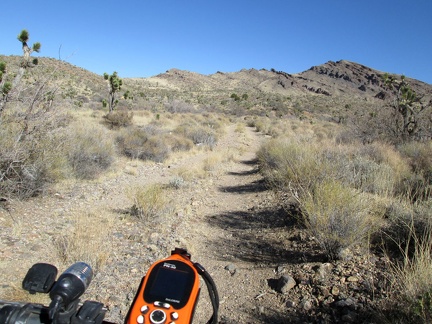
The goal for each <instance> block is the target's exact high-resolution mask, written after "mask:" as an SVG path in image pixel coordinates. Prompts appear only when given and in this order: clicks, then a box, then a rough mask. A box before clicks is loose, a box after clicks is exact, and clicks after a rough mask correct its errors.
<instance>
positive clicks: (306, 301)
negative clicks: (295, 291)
mask: <svg viewBox="0 0 432 324" xmlns="http://www.w3.org/2000/svg"><path fill="white" fill-rule="evenodd" d="M300 307H301V308H302V309H304V310H305V311H308V310H310V309H311V308H312V302H311V301H310V300H309V299H303V300H302V301H301V303H300Z"/></svg>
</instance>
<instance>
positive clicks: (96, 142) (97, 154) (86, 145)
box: [66, 123, 116, 179]
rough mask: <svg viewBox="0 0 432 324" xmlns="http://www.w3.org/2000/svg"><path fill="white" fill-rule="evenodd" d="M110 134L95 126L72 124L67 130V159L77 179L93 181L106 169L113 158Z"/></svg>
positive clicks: (113, 150) (112, 142) (113, 147)
mask: <svg viewBox="0 0 432 324" xmlns="http://www.w3.org/2000/svg"><path fill="white" fill-rule="evenodd" d="M115 154H116V152H115V146H114V141H113V139H112V136H111V134H110V133H109V132H108V131H107V130H106V129H105V128H104V127H102V126H100V125H97V124H91V125H90V124H82V123H81V124H78V123H75V124H73V125H72V126H71V127H70V128H69V130H68V142H67V152H66V155H67V158H68V161H69V163H70V165H71V167H72V170H73V173H74V175H75V176H76V177H77V178H79V179H94V178H96V177H97V176H98V175H99V174H100V173H102V172H103V171H105V170H106V169H108V168H109V167H110V166H111V164H112V163H113V161H114V158H115Z"/></svg>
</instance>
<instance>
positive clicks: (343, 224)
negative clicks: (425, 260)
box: [257, 136, 406, 258]
mask: <svg viewBox="0 0 432 324" xmlns="http://www.w3.org/2000/svg"><path fill="white" fill-rule="evenodd" d="M388 152H391V153H392V154H391V155H386V154H387V153H388ZM257 155H258V159H259V161H260V166H261V172H262V174H263V175H264V178H265V179H266V182H267V183H268V185H269V186H270V187H271V188H272V189H273V190H275V192H276V193H277V194H278V195H279V196H280V197H281V198H282V199H283V200H281V202H282V203H283V204H285V202H286V203H287V204H292V201H291V200H286V197H287V194H288V195H289V196H291V197H293V198H294V199H295V201H296V202H297V204H298V206H299V207H300V209H301V217H302V221H303V222H304V224H306V225H307V228H308V229H309V231H310V232H311V234H312V235H313V236H314V237H316V238H317V239H318V241H319V243H320V244H321V246H322V247H323V249H324V251H325V252H326V254H327V255H328V256H329V257H330V258H336V257H337V255H338V253H339V252H340V250H342V249H344V248H347V247H349V246H351V245H352V244H354V243H357V242H360V241H361V240H362V239H363V238H365V237H367V236H369V235H370V234H371V233H372V232H374V231H375V230H376V227H375V226H374V224H378V223H379V222H378V221H377V219H379V218H380V216H382V215H383V214H384V212H385V210H384V208H383V207H378V205H380V206H383V205H382V204H381V203H379V204H378V201H381V200H382V199H383V198H384V197H392V196H393V195H394V193H395V192H396V189H395V188H397V186H398V184H399V182H400V181H402V179H403V175H404V172H406V168H405V167H404V164H403V162H402V159H401V158H399V157H397V152H396V151H394V150H390V148H388V147H385V146H383V147H380V146H377V147H369V146H360V147H359V146H350V145H348V146H344V145H338V146H335V145H334V144H333V142H331V141H328V140H327V141H324V142H323V140H322V138H321V139H316V140H315V141H314V140H311V139H310V137H303V136H301V137H300V138H293V139H282V138H281V139H273V140H270V141H268V142H267V143H266V144H264V145H263V146H262V147H261V148H260V150H259V152H258V154H257ZM389 161H391V163H389ZM287 207H290V206H287Z"/></svg>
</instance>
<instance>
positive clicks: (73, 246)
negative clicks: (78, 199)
mask: <svg viewBox="0 0 432 324" xmlns="http://www.w3.org/2000/svg"><path fill="white" fill-rule="evenodd" d="M112 224H113V220H112V218H111V217H110V216H109V215H107V214H104V213H103V212H101V211H100V210H98V211H97V212H88V213H79V214H75V215H73V217H72V219H71V225H70V227H66V228H65V230H64V231H63V233H62V234H60V235H58V236H56V237H54V239H53V243H54V247H55V249H56V251H57V254H58V256H59V258H60V261H61V262H62V263H63V264H64V265H67V266H69V265H70V264H72V263H74V262H77V261H83V262H86V263H88V264H89V265H91V267H92V268H93V269H94V270H95V271H98V270H100V269H101V268H103V266H104V265H105V263H106V262H107V260H108V257H109V255H110V253H111V250H112V249H111V247H110V243H109V242H110V239H109V237H110V230H111V228H112Z"/></svg>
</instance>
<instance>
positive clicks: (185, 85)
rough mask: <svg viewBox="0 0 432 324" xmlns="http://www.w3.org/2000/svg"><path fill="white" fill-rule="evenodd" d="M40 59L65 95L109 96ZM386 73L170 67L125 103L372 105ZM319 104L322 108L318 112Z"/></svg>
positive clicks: (421, 90)
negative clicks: (241, 100)
mask: <svg viewBox="0 0 432 324" xmlns="http://www.w3.org/2000/svg"><path fill="white" fill-rule="evenodd" d="M20 59H21V58H20V57H19V56H2V55H0V60H3V61H6V63H7V64H8V65H9V70H13V69H14V68H15V69H17V68H18V65H19V62H20ZM39 62H40V63H39V67H38V69H39V71H40V70H42V71H45V72H46V73H51V75H52V81H53V82H55V83H56V84H57V86H58V89H59V91H58V93H59V97H60V98H62V99H68V100H70V101H74V102H75V103H78V104H80V105H86V104H90V105H92V107H100V105H101V101H102V99H103V98H106V97H107V92H108V88H107V84H106V82H105V80H104V79H103V76H101V75H97V74H95V73H92V72H90V71H87V70H85V69H82V68H80V67H77V66H73V65H71V64H69V63H67V62H64V61H59V60H56V59H53V58H44V57H41V58H39ZM114 70H115V68H114ZM107 72H110V71H107ZM383 75H384V72H381V71H378V70H374V69H371V68H369V67H366V66H364V65H361V64H358V63H354V62H350V61H345V60H341V61H337V62H333V61H329V62H327V63H324V64H322V65H318V66H313V67H311V68H310V69H309V70H307V71H304V72H301V73H297V74H289V73H287V72H284V71H275V70H270V71H269V70H265V69H261V70H256V69H249V70H246V69H243V70H241V71H238V72H230V73H224V72H217V73H215V74H211V75H202V74H199V73H195V72H189V71H183V70H178V69H171V70H168V71H166V72H165V73H161V74H159V75H156V76H152V77H149V78H124V86H123V89H124V90H130V91H131V93H132V95H133V97H134V99H133V100H132V101H128V102H127V103H123V104H124V105H126V106H128V107H131V108H145V107H148V106H149V105H150V106H152V107H156V106H160V107H163V105H164V103H165V102H167V101H172V100H182V101H185V102H188V103H190V104H191V105H197V104H201V105H204V106H208V105H213V106H220V104H221V102H222V103H226V102H227V101H228V103H229V101H230V95H231V94H232V93H236V94H238V95H239V96H241V95H242V94H248V95H249V97H253V100H249V101H250V102H249V106H247V107H249V108H250V107H252V106H253V107H269V106H271V105H272V104H273V103H274V102H275V100H276V101H278V100H279V101H284V104H286V101H287V100H290V102H291V105H294V104H297V105H298V104H303V103H308V104H309V106H310V109H313V107H318V106H323V107H324V106H326V107H328V106H330V105H336V106H339V107H343V105H346V103H351V102H360V101H362V102H365V101H366V102H369V103H371V104H372V103H380V102H382V100H380V99H378V98H377V97H380V96H379V95H378V94H380V93H381V92H382V91H384V88H383V84H382V76H383ZM120 77H121V76H120ZM30 79H31V78H30ZM409 82H410V84H411V85H412V87H413V88H414V90H415V91H416V92H417V93H418V94H421V95H424V96H425V99H427V98H429V99H430V98H432V85H430V84H427V83H425V82H421V81H419V80H414V79H409ZM123 89H122V91H123ZM281 98H282V99H281ZM338 103H339V104H341V105H339V104H338ZM318 108H319V107H318ZM228 109H230V106H228ZM320 109H321V110H322V107H321V108H319V109H318V111H319V110H320Z"/></svg>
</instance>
